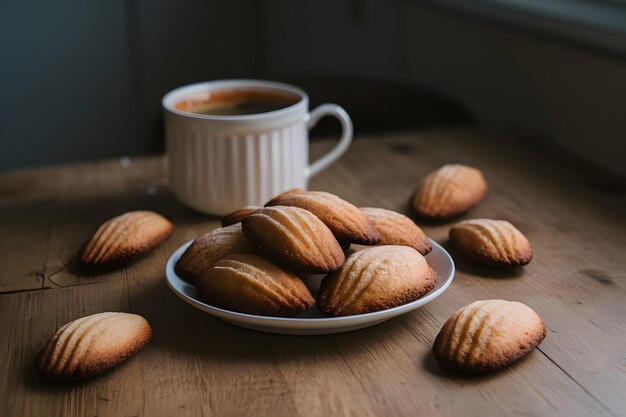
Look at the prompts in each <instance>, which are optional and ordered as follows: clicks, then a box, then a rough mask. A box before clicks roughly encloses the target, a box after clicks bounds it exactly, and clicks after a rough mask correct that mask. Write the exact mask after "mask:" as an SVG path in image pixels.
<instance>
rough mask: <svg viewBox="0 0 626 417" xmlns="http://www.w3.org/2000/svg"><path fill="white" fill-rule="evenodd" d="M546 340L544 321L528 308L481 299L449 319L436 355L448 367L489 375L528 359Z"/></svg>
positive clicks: (512, 303)
mask: <svg viewBox="0 0 626 417" xmlns="http://www.w3.org/2000/svg"><path fill="white" fill-rule="evenodd" d="M544 337H546V327H545V325H544V323H543V320H542V319H541V317H539V316H538V315H537V313H535V312H534V311H533V310H532V309H531V308H530V307H528V306H527V305H525V304H522V303H518V302H513V301H504V300H481V301H476V302H473V303H472V304H470V305H467V306H465V307H463V308H461V309H460V310H458V311H457V312H456V313H454V314H453V315H452V317H450V319H448V321H447V322H446V324H444V326H443V328H442V329H441V331H440V332H439V334H438V335H437V338H436V339H435V344H434V346H433V353H434V355H435V358H436V359H437V360H438V361H439V362H440V363H442V364H443V365H445V366H447V367H449V368H452V369H456V370H460V371H466V372H487V371H493V370H496V369H499V368H503V367H505V366H507V365H509V364H511V363H513V362H515V361H516V360H518V359H520V358H521V357H523V356H525V355H526V354H528V353H529V352H530V351H531V350H533V349H534V348H535V347H536V346H537V345H538V344H539V343H541V341H542V340H543V339H544Z"/></svg>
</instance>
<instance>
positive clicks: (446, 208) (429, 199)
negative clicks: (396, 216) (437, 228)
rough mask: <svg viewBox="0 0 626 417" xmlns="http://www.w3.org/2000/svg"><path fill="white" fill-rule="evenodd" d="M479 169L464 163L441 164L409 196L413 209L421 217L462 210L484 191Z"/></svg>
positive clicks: (448, 215) (451, 214) (442, 216)
mask: <svg viewBox="0 0 626 417" xmlns="http://www.w3.org/2000/svg"><path fill="white" fill-rule="evenodd" d="M487 188H488V187H487V182H486V181H485V177H484V176H483V174H482V172H480V170H478V169H476V168H472V167H469V166H466V165H460V164H454V165H444V166H442V167H441V168H439V169H438V170H436V171H434V172H431V173H430V174H428V175H427V176H426V177H425V178H424V179H423V180H422V182H421V183H420V185H419V186H418V187H417V190H416V191H415V194H414V195H413V201H412V205H413V209H414V210H415V212H416V213H417V214H419V215H420V216H423V217H429V218H433V219H447V218H451V217H455V216H458V215H460V214H463V213H465V212H466V211H468V210H469V209H471V208H472V207H474V206H475V205H476V204H478V203H479V202H480V201H481V200H482V199H483V197H484V196H485V194H487Z"/></svg>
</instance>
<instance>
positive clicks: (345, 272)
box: [317, 245, 437, 316]
mask: <svg viewBox="0 0 626 417" xmlns="http://www.w3.org/2000/svg"><path fill="white" fill-rule="evenodd" d="M436 280H437V274H436V272H435V271H434V270H433V269H432V268H431V267H430V266H429V265H428V263H427V262H426V259H425V258H424V257H423V256H422V255H421V254H420V253H419V252H418V251H416V250H415V249H413V248H410V247H408V246H394V245H389V246H376V247H373V248H366V249H363V250H360V251H358V252H355V253H353V254H352V255H350V257H349V258H348V260H347V261H346V263H345V264H344V265H343V266H342V267H341V269H339V270H338V271H334V272H331V273H330V274H328V275H327V276H326V277H325V278H324V279H323V280H322V283H321V286H320V292H319V295H318V299H317V303H318V307H319V309H320V311H322V312H323V313H326V314H329V315H332V316H349V315H354V314H363V313H370V312H373V311H379V310H385V309H387V308H392V307H397V306H399V305H402V304H406V303H409V302H411V301H415V300H417V299H418V298H420V297H421V296H423V295H424V294H426V293H427V292H428V291H430V290H432V289H433V288H434V287H435V282H436Z"/></svg>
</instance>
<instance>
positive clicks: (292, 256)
mask: <svg viewBox="0 0 626 417" xmlns="http://www.w3.org/2000/svg"><path fill="white" fill-rule="evenodd" d="M242 226H243V233H244V234H245V235H246V237H247V238H248V240H249V241H250V242H252V243H253V244H254V245H256V246H257V247H258V248H259V249H260V250H261V251H262V252H264V253H265V254H266V255H267V256H268V257H270V258H272V259H273V260H274V261H276V262H278V263H279V264H281V265H284V266H286V267H288V268H292V269H294V270H297V271H304V272H311V273H325V272H329V271H333V270H335V269H338V268H339V267H341V265H342V264H343V262H344V261H345V257H344V254H343V251H342V250H341V246H339V243H338V242H337V239H335V236H333V233H332V232H331V231H330V229H329V228H328V227H327V226H326V225H325V224H324V223H322V221H321V220H320V219H318V218H317V217H316V216H315V215H314V214H313V213H311V212H310V211H307V210H304V209H301V208H298V207H284V206H276V207H265V208H262V209H259V210H257V211H256V212H255V213H253V214H251V215H250V216H248V217H246V218H245V219H243V222H242Z"/></svg>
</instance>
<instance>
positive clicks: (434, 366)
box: [419, 350, 534, 383]
mask: <svg viewBox="0 0 626 417" xmlns="http://www.w3.org/2000/svg"><path fill="white" fill-rule="evenodd" d="M533 354H534V352H531V353H530V354H528V355H526V356H525V357H523V358H521V359H519V360H518V361H516V362H514V363H512V364H511V365H509V366H506V367H504V368H502V369H498V370H495V371H491V372H486V373H482V374H478V373H476V374H472V373H465V372H460V371H456V370H453V369H448V368H445V367H444V366H442V365H440V364H439V362H437V360H436V359H435V356H434V355H433V352H432V351H431V350H429V351H428V353H427V354H426V355H424V358H423V360H422V363H421V364H419V365H420V368H423V369H425V370H426V371H427V372H428V373H430V374H431V375H433V376H436V377H438V378H443V379H446V380H447V381H452V382H458V383H463V382H464V381H471V382H486V381H490V380H492V379H495V378H500V377H502V376H503V375H504V374H506V373H507V372H508V371H511V370H514V369H515V368H516V367H518V366H522V364H523V363H524V362H525V361H527V360H528V359H529V357H531V356H532V355H533Z"/></svg>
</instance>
